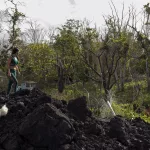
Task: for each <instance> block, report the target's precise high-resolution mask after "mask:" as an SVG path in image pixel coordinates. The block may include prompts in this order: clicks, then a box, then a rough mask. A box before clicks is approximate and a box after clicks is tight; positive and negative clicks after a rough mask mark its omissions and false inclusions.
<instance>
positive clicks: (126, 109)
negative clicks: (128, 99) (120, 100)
mask: <svg viewBox="0 0 150 150" xmlns="http://www.w3.org/2000/svg"><path fill="white" fill-rule="evenodd" d="M112 107H113V109H114V110H115V113H116V114H117V115H121V116H123V117H125V118H127V119H135V118H138V117H140V118H141V119H143V120H144V121H145V122H148V123H150V116H147V115H145V114H144V113H140V114H139V113H136V112H134V111H133V107H132V105H131V104H117V103H116V102H113V104H112Z"/></svg>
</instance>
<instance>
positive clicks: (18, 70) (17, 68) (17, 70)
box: [16, 65, 20, 74]
mask: <svg viewBox="0 0 150 150" xmlns="http://www.w3.org/2000/svg"><path fill="white" fill-rule="evenodd" d="M16 68H17V71H18V74H20V70H19V67H18V65H17V66H16Z"/></svg>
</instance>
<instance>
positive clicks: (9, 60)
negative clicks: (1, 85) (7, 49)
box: [7, 58, 11, 76]
mask: <svg viewBox="0 0 150 150" xmlns="http://www.w3.org/2000/svg"><path fill="white" fill-rule="evenodd" d="M10 63H11V58H9V59H8V62H7V67H8V76H11V74H10Z"/></svg>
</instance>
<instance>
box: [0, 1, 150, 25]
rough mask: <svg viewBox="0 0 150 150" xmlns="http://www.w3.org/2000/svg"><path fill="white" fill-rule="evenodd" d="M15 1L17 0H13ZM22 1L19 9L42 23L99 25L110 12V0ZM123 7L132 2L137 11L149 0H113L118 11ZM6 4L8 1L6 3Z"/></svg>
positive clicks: (4, 6) (1, 5)
mask: <svg viewBox="0 0 150 150" xmlns="http://www.w3.org/2000/svg"><path fill="white" fill-rule="evenodd" d="M4 1H5V0H0V9H5V8H6V4H5V3H4ZM14 1H15V2H16V1H17V0H14ZM19 1H21V2H24V4H25V5H24V6H23V7H21V8H20V11H22V12H24V13H25V14H26V16H28V17H30V18H32V19H35V20H39V21H40V22H43V23H44V25H60V24H63V23H64V22H65V21H66V19H70V18H74V19H84V18H87V19H88V20H90V21H92V22H93V24H94V23H96V24H97V25H98V26H101V25H102V24H103V23H104V21H103V17H102V15H108V14H109V13H111V9H110V6H109V3H110V2H111V1H110V0H103V1H102V0H19ZM123 2H124V4H125V9H126V10H127V9H128V7H129V6H130V5H131V4H132V5H133V6H135V8H136V9H137V12H139V11H140V10H141V9H142V7H143V5H144V4H147V3H148V2H150V0H124V1H123V0H113V3H114V4H115V6H116V8H117V9H118V10H119V11H120V10H121V9H122V4H123ZM7 4H8V3H7Z"/></svg>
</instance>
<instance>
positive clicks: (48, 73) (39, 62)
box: [21, 44, 56, 83]
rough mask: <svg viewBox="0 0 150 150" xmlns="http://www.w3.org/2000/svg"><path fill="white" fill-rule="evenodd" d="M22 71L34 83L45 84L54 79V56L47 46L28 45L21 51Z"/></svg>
mask: <svg viewBox="0 0 150 150" xmlns="http://www.w3.org/2000/svg"><path fill="white" fill-rule="evenodd" d="M21 54H22V56H21V57H22V64H21V65H22V71H24V76H25V77H26V76H28V75H29V74H31V75H32V78H33V77H34V80H36V81H38V82H39V81H43V83H45V82H46V81H48V79H49V78H53V79H55V78H56V69H55V64H56V59H55V57H56V55H55V52H54V50H52V49H51V48H49V46H48V45H47V44H30V45H28V46H27V47H26V49H25V50H24V51H22V53H21Z"/></svg>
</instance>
